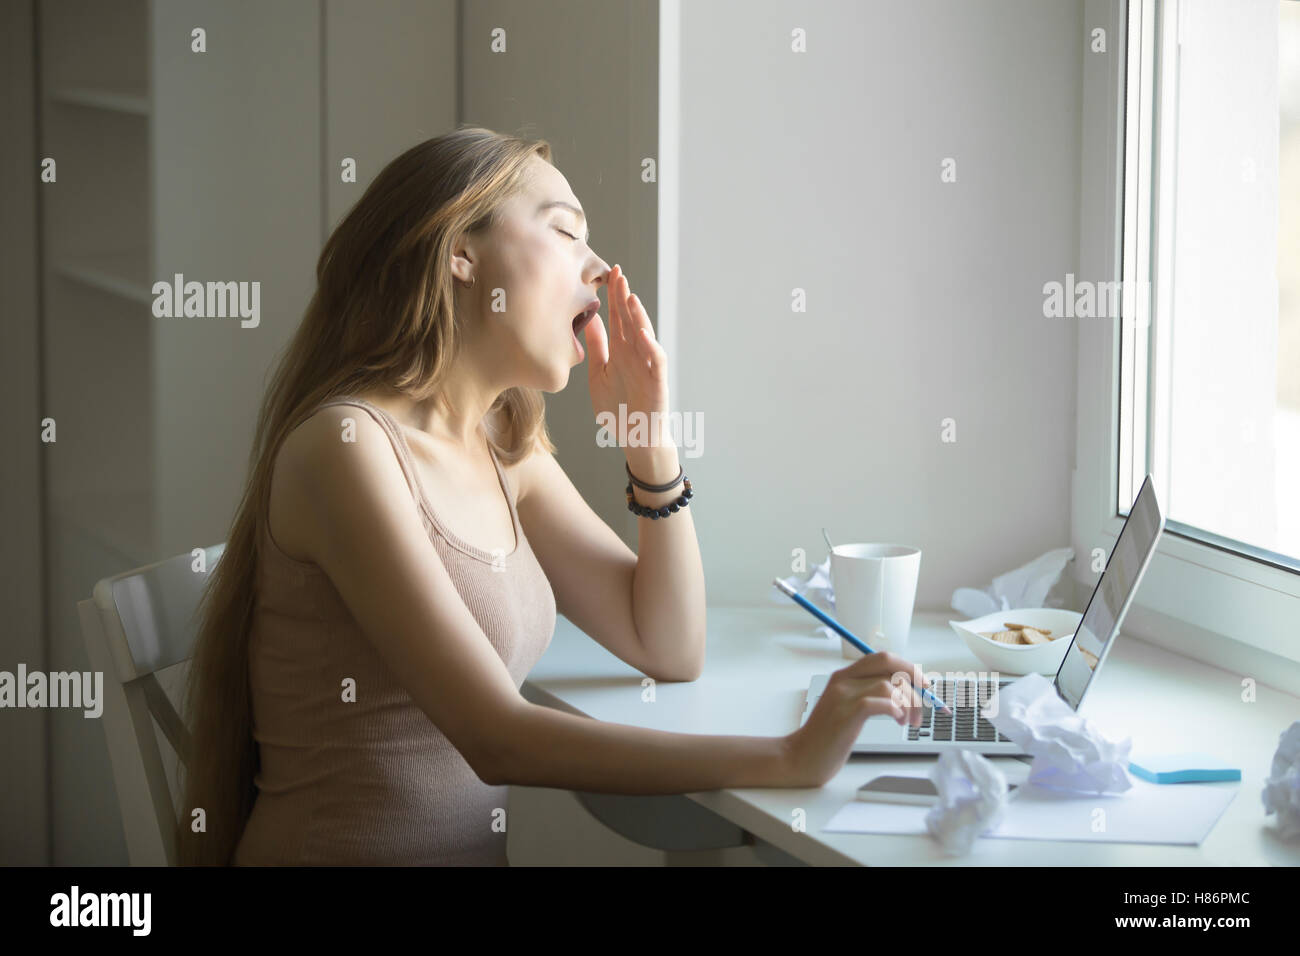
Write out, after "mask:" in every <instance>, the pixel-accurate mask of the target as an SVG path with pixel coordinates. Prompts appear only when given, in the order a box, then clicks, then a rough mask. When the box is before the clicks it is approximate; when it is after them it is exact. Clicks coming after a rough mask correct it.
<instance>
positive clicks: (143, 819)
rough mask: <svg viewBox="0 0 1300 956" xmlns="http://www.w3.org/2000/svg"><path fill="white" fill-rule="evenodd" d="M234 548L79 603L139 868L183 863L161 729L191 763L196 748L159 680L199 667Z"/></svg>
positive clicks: (119, 581)
mask: <svg viewBox="0 0 1300 956" xmlns="http://www.w3.org/2000/svg"><path fill="white" fill-rule="evenodd" d="M225 548H226V546H225V544H224V543H222V544H217V545H213V546H212V547H210V548H199V549H195V552H192V553H190V554H181V555H177V556H176V557H174V558H169V559H167V560H166V561H159V562H158V563H156V564H151V565H148V566H146V567H143V568H137V569H135V570H134V571H127V572H125V573H124V574H118V575H114V576H113V577H109V578H104V579H103V580H101V581H99V582H98V583H97V584H96V585H95V589H94V595H93V597H92V598H91V599H90V600H87V601H79V602H77V613H78V615H79V617H80V620H81V630H82V634H83V636H84V637H85V640H86V651H87V653H88V654H89V657H90V666H91V668H92V670H95V671H100V672H102V673H103V675H104V692H103V693H104V710H103V714H102V715H101V719H102V720H103V726H104V736H105V737H106V738H107V741H108V753H109V757H110V759H111V761H112V764H113V780H114V783H115V785H116V787H117V797H118V803H119V804H120V805H121V808H122V827H123V830H124V831H125V833H126V845H127V852H128V854H129V857H130V861H131V865H132V866H173V865H175V863H176V842H175V831H174V827H175V826H176V819H177V816H178V811H177V808H176V806H175V805H174V804H173V802H172V796H171V791H170V789H169V787H168V784H167V771H166V767H165V765H164V760H163V754H162V750H161V749H160V748H159V746H158V738H157V735H156V733H155V731H154V725H155V723H156V724H157V726H158V728H159V729H160V730H161V731H162V733H163V735H164V736H165V737H166V738H167V741H168V743H170V744H171V746H172V749H173V750H174V751H175V752H176V755H177V758H178V759H179V761H180V762H181V763H182V764H184V763H186V762H187V760H188V757H189V750H190V741H189V732H188V730H187V729H186V727H185V724H184V721H183V720H182V719H181V715H180V713H179V712H178V711H177V709H176V707H174V706H173V705H172V702H171V700H170V699H169V698H168V697H167V694H166V692H165V691H164V690H163V687H162V684H161V683H160V682H159V680H158V677H157V676H156V675H157V672H158V671H161V670H163V669H164V668H167V667H170V666H172V665H173V664H179V663H181V662H183V661H188V660H189V659H190V657H191V655H192V653H193V650H194V642H195V639H196V638H197V636H198V619H197V617H196V614H195V612H196V611H197V609H198V604H199V599H200V598H201V597H202V594H203V588H204V586H205V585H206V584H207V581H208V576H209V575H210V574H211V573H212V569H213V568H214V567H215V566H216V563H217V561H218V560H219V559H220V557H221V555H222V553H223V552H224V551H225ZM200 551H201V552H202V555H203V560H202V561H200V560H199V554H198V552H200Z"/></svg>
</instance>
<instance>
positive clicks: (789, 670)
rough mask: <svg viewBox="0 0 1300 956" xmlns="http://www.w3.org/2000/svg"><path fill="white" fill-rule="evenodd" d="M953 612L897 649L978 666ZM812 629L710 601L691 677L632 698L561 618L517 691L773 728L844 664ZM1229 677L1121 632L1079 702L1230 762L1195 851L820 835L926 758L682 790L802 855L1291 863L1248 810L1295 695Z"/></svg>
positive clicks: (1299, 860) (1290, 854)
mask: <svg viewBox="0 0 1300 956" xmlns="http://www.w3.org/2000/svg"><path fill="white" fill-rule="evenodd" d="M953 617H956V615H955V614H949V613H946V612H943V611H939V612H918V613H917V614H916V615H915V618H914V621H913V625H912V635H911V644H910V646H909V648H908V650H907V652H906V654H905V656H906V657H907V658H908V659H909V660H911V661H913V662H915V663H917V664H920V665H921V666H922V667H923V668H924V669H925V670H926V671H931V670H961V671H970V670H981V669H984V668H983V667H982V665H981V664H980V663H979V661H978V660H977V659H976V658H975V657H974V656H973V655H971V654H970V652H969V651H968V650H967V648H966V647H965V645H964V644H962V642H961V641H960V640H959V639H958V638H957V637H956V635H954V634H953V633H952V631H951V629H950V628H949V627H948V625H947V621H948V620H949V618H953ZM817 624H818V622H817V621H815V620H814V619H813V618H812V616H811V615H809V614H808V613H807V612H806V611H804V610H803V609H801V608H799V607H797V606H796V605H793V604H791V605H790V606H788V607H782V606H779V605H773V606H772V607H770V608H716V607H715V608H710V609H709V611H708V634H709V644H708V656H707V660H706V663H705V668H704V673H703V675H702V676H701V677H700V679H699V680H698V681H695V682H693V683H676V684H673V683H661V684H658V685H657V686H656V688H655V695H656V699H655V701H654V702H653V703H646V702H643V701H642V691H643V688H642V680H643V679H644V675H642V674H641V673H640V672H638V671H636V670H634V669H632V668H630V667H628V666H627V665H626V664H624V663H623V662H622V661H620V660H618V659H617V658H616V657H614V656H613V655H611V654H610V653H609V652H608V651H606V650H605V649H604V648H603V647H601V646H600V645H599V644H597V643H595V642H594V641H593V640H592V639H591V638H589V637H588V636H587V635H586V634H584V633H583V632H582V631H580V630H578V628H577V627H575V626H574V625H573V624H572V623H571V622H570V621H569V620H568V619H567V618H565V617H563V616H562V615H561V616H560V617H559V619H558V621H557V623H556V632H555V636H554V638H553V640H552V642H551V646H550V647H549V648H548V649H547V652H546V653H545V654H544V655H543V656H542V658H541V660H540V661H539V662H538V663H537V666H536V667H535V668H534V669H533V671H532V673H531V674H530V675H529V677H528V680H527V681H526V682H525V684H524V688H523V692H524V694H525V696H526V697H527V698H528V699H529V700H531V701H533V702H535V703H540V704H545V705H548V706H552V707H558V708H560V709H563V710H568V711H571V712H575V713H581V714H586V715H587V716H590V717H593V718H595V719H597V720H604V721H609V722H612V723H620V724H632V725H635V726H639V727H649V728H653V729H656V730H667V731H676V732H681V733H695V734H737V735H756V736H783V735H785V734H788V733H789V732H790V731H792V730H794V729H795V728H796V727H797V726H798V724H799V716H800V713H801V712H802V707H803V698H804V689H805V688H806V686H807V683H808V678H809V677H810V676H811V675H812V674H815V673H829V672H830V671H832V670H835V669H838V668H840V667H843V666H845V665H847V664H848V663H850V662H849V661H846V660H844V659H843V658H841V657H840V653H839V644H838V641H837V642H836V643H831V642H829V641H828V640H826V639H825V638H823V637H821V636H820V635H816V634H814V633H813V631H814V629H815V628H816V626H817ZM1243 676H1250V675H1239V674H1233V673H1229V672H1227V671H1223V670H1219V669H1217V668H1213V667H1210V666H1208V665H1205V664H1202V663H1200V662H1198V661H1194V660H1192V659H1190V658H1186V657H1182V656H1181V655H1177V654H1173V653H1170V652H1169V651H1166V650H1163V649H1162V648H1159V647H1156V646H1155V645H1152V644H1148V643H1145V642H1143V641H1139V640H1136V639H1133V638H1130V637H1128V636H1126V635H1124V634H1121V635H1120V636H1119V637H1118V638H1117V643H1116V645H1115V647H1114V648H1113V649H1112V650H1111V653H1110V656H1109V657H1108V658H1107V661H1106V665H1105V667H1104V668H1103V670H1102V672H1101V675H1100V677H1099V678H1098V683H1097V686H1095V687H1094V688H1093V689H1092V690H1091V691H1090V692H1089V695H1088V697H1087V699H1086V700H1085V702H1084V704H1083V708H1082V711H1081V712H1082V714H1083V715H1084V716H1085V717H1087V718H1088V719H1089V720H1091V721H1094V722H1095V723H1096V724H1097V725H1098V726H1100V727H1101V728H1102V729H1103V730H1104V731H1106V732H1107V733H1111V734H1118V733H1120V732H1124V731H1125V730H1126V731H1127V732H1128V733H1129V734H1130V735H1131V736H1132V737H1133V743H1134V749H1135V750H1139V749H1146V748H1148V747H1149V748H1151V749H1155V750H1160V749H1167V750H1192V749H1196V750H1204V751H1208V752H1211V753H1216V754H1220V755H1222V756H1223V757H1224V758H1225V759H1228V760H1231V761H1235V762H1236V764H1237V765H1238V766H1240V767H1241V771H1242V780H1241V789H1240V790H1239V791H1238V793H1237V795H1236V797H1234V798H1233V801H1232V803H1231V804H1230V805H1229V806H1228V809H1227V810H1226V811H1224V814H1223V816H1222V817H1221V818H1220V819H1219V822H1218V823H1217V824H1216V825H1215V827H1214V829H1213V830H1212V831H1211V832H1210V834H1209V836H1207V837H1206V839H1205V841H1204V842H1203V843H1202V844H1201V845H1200V846H1198V847H1182V846H1164V845H1147V844H1125V843H1084V842H1047V841H1041V840H1006V839H981V840H977V841H976V843H975V847H974V849H973V850H972V852H971V853H970V854H969V855H968V856H964V857H956V858H952V857H947V856H945V855H944V854H942V853H941V852H940V851H939V849H938V845H937V844H936V843H935V842H934V841H933V840H931V839H930V838H929V837H928V836H898V835H873V834H851V833H823V832H822V830H821V828H822V827H823V826H824V825H825V824H826V823H827V822H828V821H829V820H830V818H831V817H832V816H833V815H834V814H835V812H836V811H837V810H839V809H840V807H842V806H843V805H844V804H845V803H847V802H848V801H850V800H852V799H853V794H854V791H855V790H856V789H857V788H858V787H859V786H860V785H861V784H863V783H864V782H866V781H867V780H869V779H870V778H872V777H874V776H876V775H877V774H880V773H887V772H894V773H897V772H904V773H924V772H926V771H927V770H928V769H929V768H930V766H931V765H932V763H933V761H934V760H935V759H937V758H935V757H866V756H853V757H850V758H849V760H848V762H847V763H845V765H844V767H843V769H842V770H841V771H840V773H839V774H838V775H837V776H836V777H835V778H834V779H833V780H832V781H831V782H830V783H828V784H826V785H825V786H824V787H821V788H820V789H811V790H796V789H785V788H775V789H734V790H714V791H704V792H700V793H692V794H687V795H686V798H688V799H689V800H691V801H694V803H696V804H699V805H700V806H702V807H705V808H707V809H709V810H711V811H713V812H714V813H715V814H717V815H718V816H720V817H722V818H724V819H725V820H726V821H730V823H732V824H735V825H736V826H737V827H740V828H742V829H743V830H745V831H748V832H749V833H751V834H753V835H754V836H756V837H758V838H760V839H761V840H763V841H766V842H768V843H770V844H773V845H775V846H776V847H778V848H780V849H781V850H783V851H784V852H785V853H788V854H790V855H791V856H793V857H795V858H796V859H797V860H800V861H803V862H805V863H809V864H814V865H845V864H864V865H866V864H871V865H876V864H885V865H910V864H940V865H952V864H967V865H971V864H973V865H984V866H990V865H991V866H1018V865H1026V864H1029V865H1066V866H1131V865H1143V866H1222V865H1229V866H1251V865H1255V866H1259V865H1281V866H1297V865H1300V844H1296V843H1291V844H1287V843H1285V842H1283V841H1281V840H1279V839H1278V838H1277V836H1276V834H1275V827H1276V817H1265V816H1264V807H1263V803H1262V802H1261V800H1260V791H1261V789H1262V788H1263V781H1264V778H1265V777H1266V776H1267V775H1268V771H1269V766H1270V764H1271V762H1272V757H1273V753H1274V751H1275V750H1276V749H1277V742H1278V736H1279V735H1280V734H1281V733H1282V731H1283V730H1285V729H1286V727H1288V726H1289V725H1290V723H1291V722H1292V721H1293V720H1296V719H1297V718H1300V698H1297V697H1295V696H1292V695H1289V694H1284V693H1282V692H1281V691H1278V690H1275V689H1273V688H1271V687H1268V686H1266V685H1264V684H1258V685H1257V687H1256V701H1255V702H1254V703H1244V702H1242V700H1241V695H1242V687H1241V681H1242V678H1243ZM996 761H997V762H998V764H999V765H1000V766H1001V767H1002V768H1003V770H1004V771H1005V772H1006V774H1007V778H1008V779H1009V780H1011V781H1018V780H1022V779H1024V777H1025V776H1026V775H1027V774H1028V770H1029V766H1028V764H1027V763H1024V762H1022V761H1019V760H1016V759H1014V758H1006V757H1001V758H996ZM605 799H609V800H615V801H618V800H646V799H658V800H665V799H666V800H669V801H673V800H676V801H679V802H680V801H681V800H682V799H683V798H676V797H669V798H644V797H642V798H624V797H609V798H605ZM796 808H802V809H803V810H804V811H805V813H806V827H807V829H806V831H805V832H797V831H796V830H795V829H794V828H793V827H792V825H791V821H792V820H794V812H795V810H796ZM719 822H721V821H719Z"/></svg>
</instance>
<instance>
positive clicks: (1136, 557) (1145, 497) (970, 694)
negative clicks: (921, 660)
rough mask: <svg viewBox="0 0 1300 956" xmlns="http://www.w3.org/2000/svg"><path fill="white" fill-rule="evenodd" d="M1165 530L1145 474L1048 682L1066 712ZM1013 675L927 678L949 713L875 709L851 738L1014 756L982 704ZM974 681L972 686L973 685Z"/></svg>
mask: <svg viewBox="0 0 1300 956" xmlns="http://www.w3.org/2000/svg"><path fill="white" fill-rule="evenodd" d="M1164 528H1165V516H1164V514H1163V513H1162V512H1161V509H1160V505H1159V503H1158V502H1157V501H1156V493H1155V484H1154V482H1153V481H1152V480H1151V476H1150V475H1149V474H1148V475H1147V476H1146V480H1144V481H1143V482H1142V487H1141V489H1140V490H1139V491H1138V494H1137V498H1135V499H1134V501H1133V507H1132V508H1131V509H1130V510H1129V514H1128V517H1127V518H1126V519H1125V521H1124V527H1123V528H1121V529H1120V533H1119V537H1118V538H1117V539H1116V540H1115V547H1114V548H1112V549H1111V552H1110V557H1109V558H1107V560H1106V567H1105V569H1104V570H1103V571H1102V573H1101V577H1100V578H1099V579H1098V580H1097V586H1096V587H1095V588H1093V591H1092V597H1091V598H1090V599H1089V601H1088V607H1087V609H1086V610H1085V611H1084V612H1083V617H1082V619H1080V621H1079V627H1078V629H1077V630H1076V631H1075V633H1074V636H1073V637H1072V638H1071V639H1070V647H1069V649H1067V650H1066V652H1065V658H1064V659H1063V660H1062V661H1061V666H1060V667H1059V668H1058V669H1057V671H1056V679H1055V680H1054V681H1053V682H1052V686H1053V688H1055V690H1056V693H1057V694H1058V695H1059V696H1060V698H1061V700H1063V701H1065V703H1066V704H1068V705H1069V706H1070V708H1071V709H1072V710H1075V711H1077V710H1078V709H1079V705H1080V704H1082V703H1083V698H1084V697H1085V695H1086V694H1087V693H1088V689H1089V688H1090V687H1091V686H1092V683H1093V681H1094V680H1096V678H1097V675H1098V674H1099V673H1100V672H1101V668H1102V665H1103V664H1105V663H1106V655H1107V654H1108V653H1109V651H1110V648H1111V645H1112V644H1113V643H1114V639H1115V636H1116V634H1118V632H1119V626H1120V624H1121V623H1122V622H1123V620H1124V615H1125V614H1127V613H1128V609H1129V605H1130V604H1132V603H1133V596H1134V595H1135V594H1136V593H1137V588H1138V584H1139V583H1140V582H1141V581H1142V575H1144V574H1145V573H1146V570H1147V565H1148V564H1150V563H1151V556H1152V555H1154V554H1155V551H1156V543H1157V542H1158V541H1159V540H1160V534H1161V532H1163V531H1164ZM829 679H830V675H829V674H815V675H813V678H812V680H811V681H810V683H809V685H808V693H807V697H806V701H805V703H804V710H803V716H801V717H800V718H799V726H800V727H802V726H803V725H804V724H805V723H807V721H808V716H809V714H811V713H812V711H813V707H815V706H816V704H817V700H818V698H820V697H821V695H822V692H823V691H824V690H825V689H826V682H827V681H828V680H829ZM1014 680H1017V678H1014V677H1003V678H991V677H990V678H984V679H983V680H978V681H977V680H974V679H971V678H964V679H963V678H961V677H960V676H957V677H954V678H945V679H943V680H937V679H933V678H932V680H931V684H932V687H931V689H932V690H933V691H934V693H935V694H936V696H938V697H939V698H940V699H942V700H943V701H944V703H946V704H948V706H949V707H951V708H952V709H953V714H951V715H949V714H944V713H938V712H936V711H935V710H934V708H932V707H930V706H925V707H923V708H922V715H921V725H920V726H919V727H912V726H910V725H909V726H899V724H898V723H897V722H896V721H895V720H894V718H892V717H890V716H888V715H885V714H877V715H874V716H872V717H868V718H867V720H866V722H865V723H863V725H862V733H861V734H859V735H858V739H857V740H856V741H855V742H854V744H853V750H852V752H853V753H860V754H884V753H888V754H936V753H943V752H944V751H945V750H954V749H959V750H975V751H978V752H979V753H981V754H986V755H989V756H993V755H998V754H1001V755H1007V756H1019V755H1023V754H1024V753H1025V751H1024V750H1023V749H1022V748H1021V747H1019V746H1017V745H1016V744H1015V743H1013V742H1012V741H1011V740H1009V739H1008V738H1007V737H1006V736H1005V735H1004V734H1002V733H1001V732H1000V731H998V730H997V728H995V727H994V726H993V725H992V724H991V723H989V722H988V721H987V720H986V719H985V718H984V717H982V716H980V713H979V711H980V709H981V708H982V707H984V705H985V704H986V703H987V702H988V700H989V698H990V697H991V696H992V695H993V694H995V693H996V692H997V690H998V689H999V688H1002V687H1005V686H1007V685H1008V684H1010V683H1012V682H1013V681H1014ZM977 684H978V686H976V685H977Z"/></svg>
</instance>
